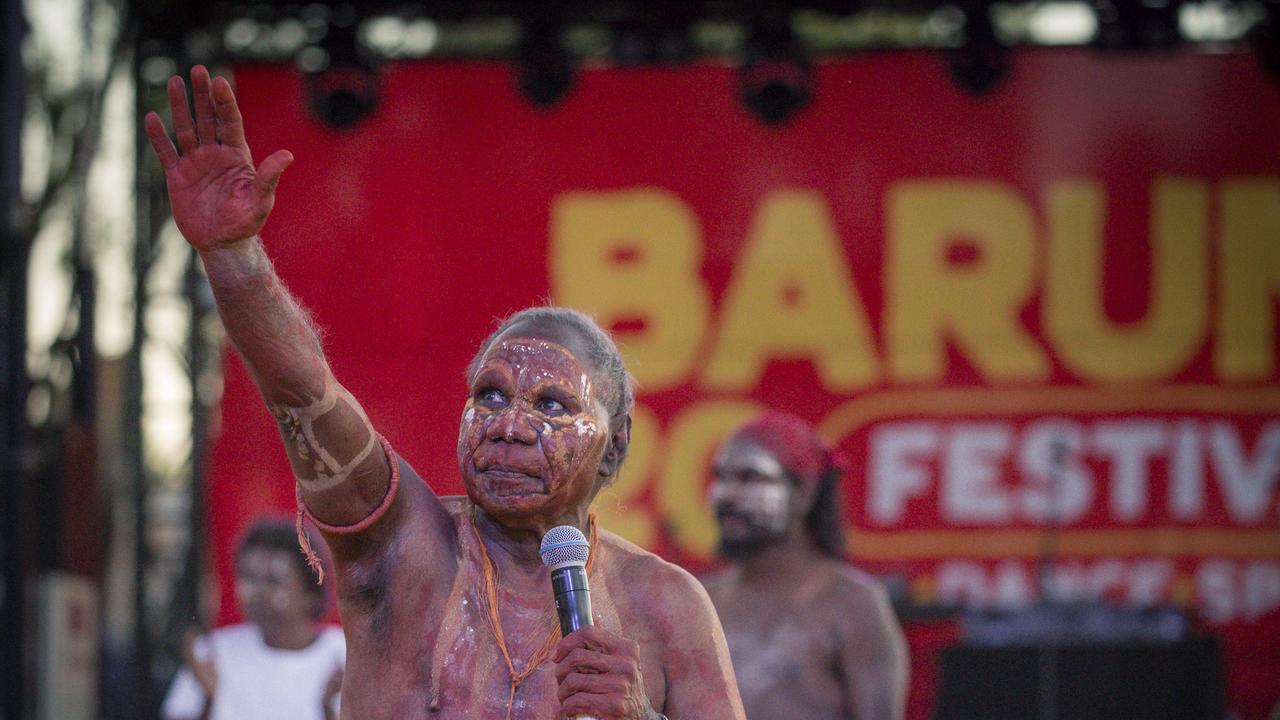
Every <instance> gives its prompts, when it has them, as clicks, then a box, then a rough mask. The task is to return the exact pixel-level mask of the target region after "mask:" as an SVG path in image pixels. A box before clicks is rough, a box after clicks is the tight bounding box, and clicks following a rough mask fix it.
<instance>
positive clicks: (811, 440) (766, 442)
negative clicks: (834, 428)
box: [731, 410, 847, 480]
mask: <svg viewBox="0 0 1280 720" xmlns="http://www.w3.org/2000/svg"><path fill="white" fill-rule="evenodd" d="M731 439H733V440H749V441H751V442H754V443H756V444H757V445H760V446H761V447H763V448H764V449H766V450H768V451H769V452H770V453H772V454H773V456H774V457H776V458H778V462H780V463H782V467H783V468H785V469H786V471H787V472H788V473H790V474H792V475H795V476H797V477H800V478H803V479H806V480H816V479H817V478H819V477H821V476H822V475H823V474H824V473H827V472H830V471H831V470H836V471H838V472H839V473H840V474H844V472H845V470H846V469H847V465H846V463H845V461H844V457H843V456H842V455H841V454H840V452H839V451H838V450H836V449H835V448H834V447H832V446H831V445H830V444H829V443H828V442H827V441H826V440H823V439H822V437H821V436H819V435H818V433H817V432H816V431H815V430H814V428H813V426H812V425H810V424H809V423H808V422H806V421H805V420H804V419H802V418H800V417H797V416H795V415H792V414H791V413H785V412H780V411H778V410H769V411H766V412H765V413H763V414H762V415H760V416H759V417H757V418H756V419H755V420H752V421H751V422H748V423H747V424H746V425H743V426H742V427H740V428H738V430H737V432H735V433H734V434H733V436H732V438H731Z"/></svg>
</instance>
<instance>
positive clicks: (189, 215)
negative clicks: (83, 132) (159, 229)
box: [145, 65, 293, 251]
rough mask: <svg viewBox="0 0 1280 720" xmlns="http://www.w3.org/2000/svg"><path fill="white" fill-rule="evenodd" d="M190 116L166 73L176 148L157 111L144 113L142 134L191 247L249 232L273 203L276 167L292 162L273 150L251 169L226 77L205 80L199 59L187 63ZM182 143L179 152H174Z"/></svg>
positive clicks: (178, 82)
mask: <svg viewBox="0 0 1280 720" xmlns="http://www.w3.org/2000/svg"><path fill="white" fill-rule="evenodd" d="M191 89H192V92H193V93H194V94H195V108H196V117H195V121H194V122H193V121H192V118H191V112H190V110H188V108H187V89H186V85H185V84H184V83H183V82H182V78H181V77H179V76H177V75H174V76H173V77H171V78H169V108H170V110H171V111H172V113H173V130H174V135H175V136H176V137H177V139H178V146H177V147H176V148H175V147H174V145H173V142H172V141H171V140H170V139H169V135H168V133H167V132H166V130H165V127H164V121H162V120H161V119H160V116H159V115H157V114H156V113H147V117H146V121H145V122H146V128H147V137H149V138H150V139H151V147H152V148H154V149H155V151H156V155H157V156H158V157H159V158H160V164H161V165H162V166H163V167H164V179H165V185H166V186H167V187H168V189H169V204H170V206H171V207H172V209H173V219H174V221H175V222H176V223H177V224H178V230H180V231H181V232H182V235H183V237H185V238H186V239H187V242H189V243H191V245H192V247H194V248H195V249H196V250H199V251H204V250H211V249H214V248H217V247H219V246H223V245H231V244H234V243H237V242H239V241H242V240H245V239H247V238H250V237H253V236H254V235H255V234H257V232H258V231H259V230H260V229H262V226H263V224H264V223H266V221H267V215H268V214H269V213H270V212H271V207H272V205H274V204H275V194H276V184H277V183H278V182H280V174H281V173H283V172H284V169H285V168H286V167H288V166H289V163H291V162H293V155H292V154H291V153H290V152H289V151H288V150H277V151H276V152H274V153H272V154H271V155H269V156H267V159H266V160H263V161H262V163H261V164H260V165H258V167H257V168H256V169H255V168H254V166H253V157H252V155H250V153H249V145H248V144H247V143H245V139H244V123H243V121H242V119H241V117H240V108H239V107H237V106H236V97H235V94H234V93H233V92H232V91H231V84H230V83H228V82H227V79H226V78H222V77H220V78H217V79H216V80H210V78H209V71H208V70H206V69H205V67H204V66H203V65H196V66H195V67H194V68H192V69H191ZM179 150H181V154H179Z"/></svg>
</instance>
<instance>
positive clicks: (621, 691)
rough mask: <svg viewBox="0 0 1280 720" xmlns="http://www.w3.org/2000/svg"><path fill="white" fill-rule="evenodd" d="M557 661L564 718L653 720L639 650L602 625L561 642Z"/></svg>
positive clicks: (572, 634) (582, 629)
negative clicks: (642, 674)
mask: <svg viewBox="0 0 1280 720" xmlns="http://www.w3.org/2000/svg"><path fill="white" fill-rule="evenodd" d="M553 660H554V661H555V663H556V680H557V681H558V682H559V683H560V690H559V693H558V694H559V697H560V713H561V715H560V716H561V717H562V718H578V719H579V720H581V718H593V719H594V720H651V719H652V718H657V717H660V716H659V715H658V714H657V713H656V712H654V710H653V708H652V707H650V705H649V700H648V697H647V696H646V694H645V690H644V680H643V678H641V677H640V646H639V645H637V644H636V643H635V642H634V641H632V640H628V639H627V638H623V637H618V636H617V635H614V634H613V633H611V632H609V631H608V630H605V629H604V628H601V627H599V626H597V625H587V626H586V627H582V628H579V629H578V630H575V631H573V632H571V633H569V634H568V635H566V636H564V638H563V639H562V640H560V644H559V645H557V646H556V651H555V655H554V656H553Z"/></svg>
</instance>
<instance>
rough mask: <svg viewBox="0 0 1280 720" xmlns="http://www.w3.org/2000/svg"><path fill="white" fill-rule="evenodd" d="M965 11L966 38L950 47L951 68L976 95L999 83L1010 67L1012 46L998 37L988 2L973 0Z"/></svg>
mask: <svg viewBox="0 0 1280 720" xmlns="http://www.w3.org/2000/svg"><path fill="white" fill-rule="evenodd" d="M961 10H962V11H963V13H964V31H963V32H964V41H963V43H962V44H961V45H960V47H957V48H953V49H951V50H948V51H947V70H948V71H949V72H950V74H951V79H952V80H953V81H955V83H956V84H957V85H959V86H960V87H962V88H964V89H965V90H967V91H968V92H969V93H971V94H973V95H982V94H983V93H986V92H987V91H989V90H991V89H992V88H994V87H995V86H996V84H997V83H999V82H1000V81H1001V80H1002V79H1004V76H1005V75H1006V74H1007V73H1008V71H1009V49H1008V48H1007V47H1005V46H1004V44H1003V43H1001V42H1000V39H999V38H998V37H996V30H995V26H994V25H993V24H992V22H991V12H990V8H989V5H988V3H986V2H976V1H974V2H969V3H966V4H965V6H964V7H963V8H961Z"/></svg>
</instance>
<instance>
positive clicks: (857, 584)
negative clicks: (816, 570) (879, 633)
mask: <svg viewBox="0 0 1280 720" xmlns="http://www.w3.org/2000/svg"><path fill="white" fill-rule="evenodd" d="M819 567H820V568H821V570H820V571H821V573H822V579H823V585H824V586H825V592H823V593H822V595H823V596H824V597H826V598H828V599H829V602H830V603H831V604H832V605H833V606H834V607H833V609H835V610H837V611H838V614H839V616H841V617H846V618H848V619H849V620H850V621H853V622H857V621H858V620H859V618H861V617H864V616H865V615H868V614H878V613H881V612H884V611H885V610H887V609H888V608H889V607H890V603H889V593H888V591H887V590H886V589H885V587H884V585H883V584H882V583H881V582H880V581H879V580H877V579H875V578H874V577H873V576H871V575H870V574H869V573H866V572H864V571H862V570H859V569H857V568H855V567H853V566H852V565H849V564H848V563H846V562H843V561H840V560H834V559H833V560H829V561H826V562H823V563H822V564H821V565H820V566H819ZM850 611H852V612H850Z"/></svg>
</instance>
